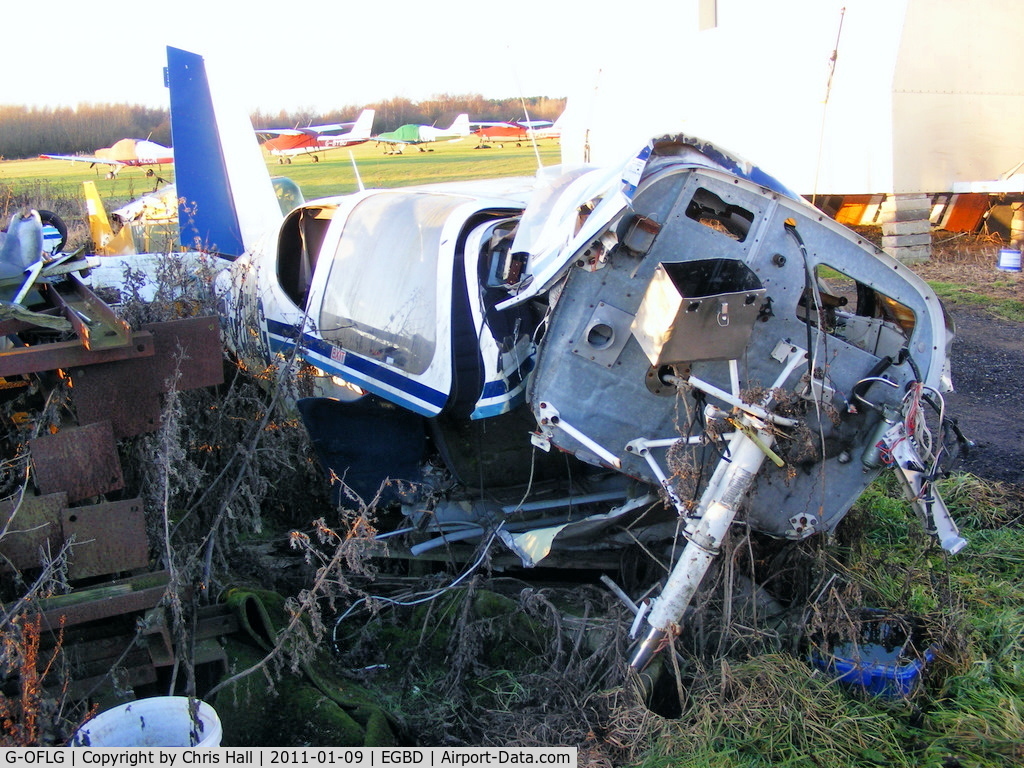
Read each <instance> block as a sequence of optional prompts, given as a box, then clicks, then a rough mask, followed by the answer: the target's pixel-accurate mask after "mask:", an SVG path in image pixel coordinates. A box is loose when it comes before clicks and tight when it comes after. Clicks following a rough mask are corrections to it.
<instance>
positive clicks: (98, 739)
mask: <svg viewBox="0 0 1024 768" xmlns="http://www.w3.org/2000/svg"><path fill="white" fill-rule="evenodd" d="M189 701H190V699H189V698H188V697H186V696H155V697H153V698H150V699H139V700H137V701H130V702H128V703H127V704H122V705H121V706H119V707H114V708H113V709H108V710H107V711H106V712H101V713H100V714H98V715H96V717H94V718H93V719H92V720H90V721H89V722H87V723H86V724H85V725H83V726H82V727H81V728H79V729H78V730H77V731H75V736H74V738H73V739H72V740H71V746H73V747H219V746H220V737H221V727H220V718H218V717H217V713H216V712H215V711H214V709H213V707H211V706H210V705H209V704H207V703H206V702H205V701H199V700H198V699H191V701H193V702H194V703H195V706H196V708H197V709H196V713H195V718H193V717H192V716H191V714H190V713H189Z"/></svg>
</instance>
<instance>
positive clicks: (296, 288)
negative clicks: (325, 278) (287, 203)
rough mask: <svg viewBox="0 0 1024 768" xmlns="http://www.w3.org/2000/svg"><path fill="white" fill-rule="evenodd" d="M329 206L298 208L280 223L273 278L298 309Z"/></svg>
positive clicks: (330, 210) (310, 277)
mask: <svg viewBox="0 0 1024 768" xmlns="http://www.w3.org/2000/svg"><path fill="white" fill-rule="evenodd" d="M333 213H334V209H333V208H320V207H316V208H299V209H297V210H295V211H293V212H292V213H291V214H290V215H289V216H288V218H287V219H286V220H285V222H284V224H283V225H282V226H281V236H280V238H279V239H278V247H277V279H278V282H279V283H280V285H281V289H282V290H283V291H284V292H285V294H286V295H287V296H288V298H289V299H291V300H292V301H293V302H294V303H295V305H296V306H297V307H299V308H305V305H306V298H307V296H308V295H309V286H310V283H312V281H313V272H314V271H315V270H316V262H317V258H318V257H319V255H320V248H321V247H322V246H323V241H324V235H326V233H327V227H328V225H329V224H330V223H331V216H332V215H333Z"/></svg>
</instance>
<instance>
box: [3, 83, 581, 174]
mask: <svg viewBox="0 0 1024 768" xmlns="http://www.w3.org/2000/svg"><path fill="white" fill-rule="evenodd" d="M364 108H372V109H375V110H376V111H377V114H376V118H375V120H374V125H373V130H374V133H383V132H384V131H391V130H394V129H395V128H398V127H399V126H400V125H404V124H406V123H420V124H424V125H438V126H441V127H447V126H448V125H450V124H451V122H452V120H454V119H455V117H456V116H457V115H459V114H460V113H462V112H466V113H468V114H469V118H470V120H473V121H494V122H498V121H505V120H523V119H526V118H527V117H529V119H531V120H555V119H556V118H557V117H558V116H559V115H560V114H561V113H562V110H563V109H564V108H565V99H564V98H550V97H547V96H533V97H529V98H524V99H519V98H509V99H485V98H484V97H483V96H481V95H479V94H464V95H457V96H452V95H448V94H440V95H435V96H431V97H430V98H429V99H425V100H423V101H418V102H417V101H412V100H410V99H405V98H393V99H385V100H382V101H379V102H376V103H373V104H366V105H360V106H352V105H350V106H344V107H340V108H338V109H336V110H331V111H329V112H326V113H316V112H314V111H312V110H291V111H286V110H281V111H278V112H276V113H270V112H262V111H256V112H254V113H252V114H251V115H250V117H251V119H252V123H253V125H254V126H255V127H257V128H293V127H296V126H303V125H319V124H328V123H339V122H345V121H351V120H354V119H355V118H356V116H357V115H358V114H359V112H360V111H361V110H362V109H364ZM124 138H133V139H150V140H151V141H155V142H157V143H159V144H164V145H165V146H170V145H171V121H170V115H169V113H168V110H166V109H159V108H153V107H143V106H139V105H130V104H79V105H78V106H77V107H25V106H13V105H6V106H5V105H0V157H2V158H6V159H9V160H13V159H19V158H26V157H37V156H38V155H41V154H62V155H69V154H76V153H92V152H95V151H96V150H97V149H99V148H100V147H109V146H110V145H112V144H113V143H114V142H115V141H118V140H119V139H124Z"/></svg>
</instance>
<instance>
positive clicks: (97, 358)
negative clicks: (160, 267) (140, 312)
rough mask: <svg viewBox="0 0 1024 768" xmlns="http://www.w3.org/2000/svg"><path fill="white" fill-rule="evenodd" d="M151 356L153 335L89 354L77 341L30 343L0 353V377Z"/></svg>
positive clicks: (144, 334) (139, 335) (143, 334)
mask: <svg viewBox="0 0 1024 768" xmlns="http://www.w3.org/2000/svg"><path fill="white" fill-rule="evenodd" d="M152 356H153V335H152V334H151V333H149V332H148V331H139V332H137V333H135V334H133V335H132V343H131V344H127V345H125V346H121V347H111V348H108V349H98V350H94V351H91V352H90V351H89V350H88V349H86V348H85V347H84V346H82V343H81V342H80V341H55V342H51V343H46V344H32V345H26V346H23V347H14V348H13V349H8V350H5V351H4V352H0V376H20V375H21V374H26V373H41V372H42V371H55V370H57V369H58V368H65V369H66V368H71V367H73V366H76V365H93V364H96V363H107V362H111V361H114V360H129V359H133V358H139V357H142V358H145V357H152Z"/></svg>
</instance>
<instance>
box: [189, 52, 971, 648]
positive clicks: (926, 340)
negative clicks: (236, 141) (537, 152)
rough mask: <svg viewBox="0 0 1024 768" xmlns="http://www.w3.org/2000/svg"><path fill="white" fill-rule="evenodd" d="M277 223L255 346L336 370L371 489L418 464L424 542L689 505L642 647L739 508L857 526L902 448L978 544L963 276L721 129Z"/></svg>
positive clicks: (313, 397) (237, 301)
mask: <svg viewBox="0 0 1024 768" xmlns="http://www.w3.org/2000/svg"><path fill="white" fill-rule="evenodd" d="M190 61H191V60H190ZM199 61H200V62H201V59H200V60H199ZM171 65H172V66H171V67H170V70H171V71H170V82H171V88H172V94H173V90H174V87H175V78H176V77H178V76H179V75H177V74H176V72H175V62H174V61H171ZM187 69H188V73H189V77H193V76H194V75H195V73H196V72H197V71H198V70H197V68H196V67H195V66H191V63H190V66H189V67H187ZM173 105H174V98H173V96H172V131H173V128H174V111H175V110H174V108H173ZM189 119H190V120H191V121H192V125H193V127H194V125H195V124H196V122H197V118H196V115H195V113H194V112H193V113H190V114H189ZM174 144H175V147H176V148H177V152H178V156H177V157H178V160H177V162H178V163H179V166H180V165H181V164H182V163H188V162H190V157H191V156H190V150H189V148H188V144H187V142H186V141H184V140H181V141H179V139H178V138H177V137H175V140H174ZM200 159H201V158H200ZM179 184H180V182H179ZM181 192H182V195H183V196H185V197H186V198H187V197H188V192H187V190H181ZM256 242H259V243H263V245H262V246H261V245H257V246H256V247H254V248H251V249H250V250H249V252H247V253H246V254H245V255H243V256H241V257H240V258H238V259H236V260H235V261H234V262H233V264H232V265H231V267H230V269H229V270H227V271H226V272H225V273H224V274H223V275H222V279H221V282H220V289H221V293H222V296H223V312H224V319H225V335H226V338H227V340H228V344H229V346H230V347H231V349H232V350H233V352H234V353H235V354H236V355H237V356H238V357H239V358H241V359H242V360H244V361H246V362H247V363H248V364H250V365H255V366H261V365H268V364H274V363H277V364H288V365H295V361H294V360H291V358H292V356H293V355H294V356H296V357H297V358H298V360H299V363H300V364H302V365H305V366H306V367H307V370H309V371H312V372H313V373H314V374H315V377H314V383H313V391H312V393H311V394H310V396H309V397H306V398H304V399H303V400H300V401H299V403H298V407H299V410H300V412H301V414H302V416H303V420H304V422H305V424H306V426H307V429H308V431H309V433H310V436H311V439H312V442H313V445H314V447H315V448H316V450H317V453H318V455H319V457H320V459H321V461H322V463H323V464H324V465H325V467H326V468H327V469H328V470H330V472H331V473H332V474H333V475H336V476H337V477H340V478H343V479H344V482H345V484H346V486H347V487H348V488H350V489H353V490H354V491H355V492H356V493H358V494H359V495H360V496H362V497H363V498H365V499H369V498H373V496H374V495H375V494H376V493H377V490H378V488H379V487H380V486H381V484H382V483H383V482H384V481H386V480H392V481H394V480H399V481H407V482H405V483H399V484H397V485H394V484H393V485H391V486H389V491H388V494H387V495H385V496H384V497H383V501H384V502H385V503H393V504H395V505H396V506H398V505H400V506H401V509H402V510H403V512H404V513H405V514H406V516H407V521H406V522H407V526H406V527H405V528H402V529H400V530H412V531H417V532H419V533H425V534H427V535H428V537H433V538H427V540H426V541H421V543H419V544H417V545H415V546H414V547H413V548H412V551H413V553H414V554H418V553H422V552H426V551H428V550H429V549H431V548H434V547H437V546H441V545H442V544H445V543H448V542H451V541H458V540H480V539H482V538H487V537H489V536H490V535H491V534H492V533H495V532H496V533H497V535H498V536H499V537H500V538H501V540H502V541H504V542H505V543H506V544H507V545H508V546H509V547H510V548H511V549H512V550H513V551H514V552H516V553H517V554H518V555H519V556H520V557H521V558H522V560H523V562H524V564H526V565H534V564H536V563H538V562H542V561H543V559H544V558H545V557H547V556H548V554H549V553H550V552H552V551H555V550H561V551H567V552H572V551H573V550H574V549H576V548H586V547H589V546H593V545H594V543H595V542H600V543H603V544H607V545H609V546H611V545H615V544H616V543H618V542H621V541H625V542H628V541H632V540H635V539H640V540H641V541H645V540H646V541H658V540H660V541H662V542H665V541H671V540H673V539H674V538H675V537H676V536H677V535H678V532H679V529H680V528H682V529H683V532H682V534H681V539H685V541H686V545H685V547H684V548H683V550H682V554H681V555H680V556H679V557H678V558H677V560H676V562H675V565H674V569H673V570H672V572H671V575H670V576H669V578H668V581H667V583H666V585H665V586H664V588H663V590H662V592H661V595H660V596H659V597H658V598H657V600H655V601H654V603H653V605H652V607H651V610H650V612H649V613H648V614H647V616H646V624H647V633H648V634H647V636H646V638H645V639H644V641H643V643H642V644H641V645H640V650H639V651H638V652H637V654H636V657H635V658H634V661H633V664H634V666H635V667H637V668H640V667H642V666H644V665H645V664H646V663H647V661H648V659H649V658H650V656H651V655H652V654H653V653H654V652H655V650H656V649H657V648H658V647H659V646H660V644H661V642H662V640H663V639H664V636H665V635H666V633H668V632H670V631H671V630H672V628H673V626H674V625H675V624H677V623H678V622H679V620H680V618H681V617H682V615H683V612H684V611H685V609H686V606H687V603H688V602H689V600H690V598H691V597H692V595H693V594H694V592H695V591H696V589H697V587H698V586H699V584H700V581H701V579H702V577H703V575H704V573H705V571H706V569H707V568H708V566H709V564H710V562H711V561H712V560H713V558H714V556H715V554H716V553H717V551H718V548H719V546H720V544H721V542H722V540H723V538H724V536H725V535H726V533H727V532H728V529H729V527H730V525H731V524H732V523H733V521H734V520H742V521H745V522H746V523H747V524H749V525H750V526H751V527H752V528H753V529H755V530H757V531H760V532H763V533H765V534H768V535H771V536H775V537H780V538H788V539H801V538H804V537H807V536H810V535H812V534H815V533H820V532H827V531H831V530H833V529H834V528H835V527H836V526H837V525H838V523H839V522H840V520H841V519H842V518H843V516H844V515H845V514H846V513H847V511H848V510H849V508H850V506H851V505H852V504H853V502H854V501H855V500H856V499H857V498H858V496H859V495H860V494H861V493H862V491H863V490H864V488H865V487H866V486H867V485H868V484H869V483H870V482H871V481H872V480H873V479H874V477H876V476H877V474H878V473H879V472H880V471H882V469H883V468H885V467H886V466H891V467H894V468H895V469H896V471H897V473H898V475H899V476H900V479H901V481H902V482H903V484H904V487H905V488H906V489H907V495H908V498H911V499H912V501H913V503H914V505H915V508H916V510H917V511H918V513H919V515H920V516H921V518H922V519H923V521H924V522H925V524H926V526H927V528H928V529H929V530H930V531H932V532H934V533H936V535H937V536H938V537H939V539H940V541H941V543H942V545H943V546H944V547H945V548H946V549H947V550H949V551H951V552H956V551H958V550H959V549H960V548H962V547H963V546H964V545H965V542H964V541H963V539H961V538H960V536H959V533H958V531H957V529H956V525H955V524H954V523H953V521H952V520H951V519H950V517H949V514H948V512H947V511H946V509H945V506H944V505H943V503H942V500H941V498H939V496H938V495H937V494H936V493H935V491H934V488H933V487H932V481H933V480H934V479H935V477H936V476H937V474H938V473H939V472H940V471H941V470H942V469H943V468H944V467H945V465H946V460H947V459H948V458H950V457H951V456H952V455H953V454H955V450H953V448H955V447H956V444H957V443H956V441H957V438H958V434H956V430H955V426H954V425H953V424H952V423H951V422H949V420H948V419H945V418H944V415H945V414H944V409H943V408H942V405H941V402H942V393H943V392H944V391H948V389H949V388H950V385H949V380H948V362H947V348H948V345H949V344H950V342H951V340H952V329H951V326H950V324H949V322H948V319H947V316H946V314H945V312H944V310H943V308H942V306H941V303H940V302H939V299H938V298H937V297H936V295H935V294H934V293H933V292H932V291H931V290H930V288H929V287H928V286H927V285H926V284H925V283H924V282H923V281H921V280H920V279H919V278H917V277H916V276H915V275H914V274H913V273H912V272H911V271H910V270H909V269H908V268H906V267H905V266H903V265H901V264H899V263H898V262H896V261H894V260H892V259H891V258H889V257H888V256H886V255H884V254H882V253H881V252H879V251H878V250H877V249H876V248H875V247H874V246H872V245H871V244H870V243H868V242H866V241H864V240H863V239H862V238H859V237H858V236H857V235H856V234H854V233H852V232H850V231H849V230H846V229H845V228H843V227H842V226H840V225H838V224H836V223H835V222H834V221H832V220H831V219H829V218H828V217H826V216H825V215H824V214H822V213H821V212H820V211H818V210H817V209H815V208H813V207H811V206H809V205H808V204H807V203H805V202H804V201H802V200H801V199H799V198H797V197H795V196H793V195H792V194H791V193H789V192H788V190H786V188H785V187H783V186H782V185H781V184H779V183H778V182H777V181H775V179H773V178H772V177H770V176H768V175H767V174H765V173H764V172H762V171H761V170H760V169H758V168H757V167H756V166H752V165H750V164H749V163H746V162H745V161H743V160H741V159H739V158H735V157H733V156H731V155H730V154H728V153H727V152H725V151H723V150H721V149H719V148H717V147H715V146H714V145H712V144H709V143H708V142H705V141H701V140H698V139H694V138H692V137H688V136H683V135H671V136H663V137H660V138H656V139H653V140H652V141H650V142H649V143H648V144H647V146H645V147H643V148H642V149H641V151H639V152H638V153H636V154H635V155H634V156H632V157H630V158H627V159H626V161H625V162H624V163H623V164H621V166H618V167H612V168H583V169H577V170H573V171H570V172H568V173H566V174H564V175H562V176H559V177H555V178H553V179H549V180H547V181H542V182H538V180H534V179H512V180H494V181H491V182H488V183H479V182H465V183H458V184H447V185H431V186H428V187H410V188H404V189H397V190H363V191H360V192H358V193H355V194H352V195H345V196H339V197H334V198H328V199H325V200H317V201H312V202H307V203H305V204H304V205H302V206H300V207H298V208H296V209H295V210H293V211H291V212H290V213H288V214H287V215H286V216H285V217H284V219H283V221H282V222H281V224H280V228H279V230H278V231H277V232H276V233H275V234H274V235H272V236H271V237H269V238H264V239H262V240H258V241H256ZM285 361H287V363H285ZM928 409H932V410H933V411H934V414H932V415H931V416H929V415H928ZM937 422H941V423H937ZM929 424H931V425H932V428H931V430H929V426H928V425H929ZM336 487H337V488H338V490H337V491H336V493H337V494H338V498H339V499H341V498H343V496H342V491H341V490H340V486H336ZM641 519H642V520H641ZM641 523H642V524H641ZM627 526H629V527H630V528H631V530H629V531H628V532H627V533H626V534H624V529H626V528H627ZM385 535H389V534H385Z"/></svg>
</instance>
